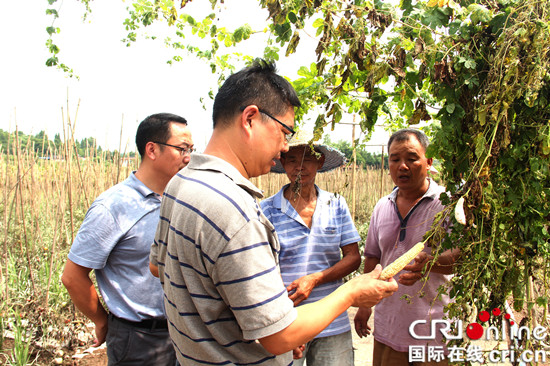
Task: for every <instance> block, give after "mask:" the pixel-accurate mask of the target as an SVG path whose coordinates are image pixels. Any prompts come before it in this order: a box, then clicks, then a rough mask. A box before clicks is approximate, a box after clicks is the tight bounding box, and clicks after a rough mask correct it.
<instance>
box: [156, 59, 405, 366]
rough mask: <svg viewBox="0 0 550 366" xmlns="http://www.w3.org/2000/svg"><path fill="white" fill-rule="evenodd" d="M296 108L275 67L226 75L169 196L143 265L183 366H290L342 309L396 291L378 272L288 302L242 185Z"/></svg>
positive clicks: (275, 245) (248, 189) (253, 195)
mask: <svg viewBox="0 0 550 366" xmlns="http://www.w3.org/2000/svg"><path fill="white" fill-rule="evenodd" d="M299 105H300V102H299V100H298V98H297V95H296V92H295V91H294V89H293V88H292V86H291V85H290V83H288V81H286V80H285V79H284V78H282V77H281V76H279V75H277V74H276V73H275V67H274V65H273V64H269V63H266V62H263V61H256V62H255V63H254V64H253V65H252V66H250V67H248V68H245V69H243V70H241V71H239V72H237V73H236V74H233V75H231V76H230V77H229V78H228V79H227V80H226V81H225V83H224V84H223V86H222V87H221V88H220V90H219V92H218V94H217V95H216V98H215V101H214V110H213V120H214V131H213V133H212V137H211V138H210V141H209V143H208V145H207V147H206V149H205V151H204V154H196V155H194V156H193V159H192V160H191V163H190V164H189V165H188V167H187V168H186V169H184V170H182V171H180V172H179V173H178V174H177V175H176V176H175V177H174V178H173V179H172V180H171V181H170V183H169V184H168V185H167V187H166V190H165V193H164V198H163V201H162V206H161V213H160V221H159V226H158V228H157V233H156V235H155V242H154V244H153V245H152V246H151V255H150V261H151V270H152V272H155V271H156V270H158V275H159V278H160V281H161V283H162V285H163V289H164V292H165V297H164V304H165V308H166V314H167V318H168V323H169V331H170V335H171V337H172V341H173V343H174V346H175V349H176V355H177V357H178V361H179V362H180V363H181V364H182V365H236V364H237V365H248V364H254V365H290V364H292V353H291V352H290V351H291V350H292V349H294V348H296V347H298V346H299V345H301V344H303V343H305V342H306V341H307V340H309V339H311V338H313V337H314V336H315V335H316V334H318V333H319V332H320V331H321V330H322V329H324V328H325V327H326V326H327V325H328V324H330V323H331V322H332V321H333V320H334V319H335V318H336V317H337V316H338V315H340V314H341V313H343V312H344V311H345V310H346V309H347V308H348V307H349V306H361V304H370V305H371V306H372V305H374V304H376V303H378V302H379V301H380V300H381V299H382V298H384V297H387V296H390V295H391V294H393V292H395V291H396V290H397V284H396V282H395V281H390V282H385V281H380V280H377V278H378V277H379V273H380V267H378V268H377V269H376V270H375V271H373V272H372V273H370V274H368V275H365V276H361V277H359V278H357V279H356V280H355V281H350V282H348V283H347V284H346V285H344V286H342V287H341V288H340V289H339V290H337V291H336V292H335V293H333V294H332V295H331V296H329V297H327V298H325V299H323V300H321V301H319V302H317V303H314V304H309V305H307V306H304V307H302V308H304V310H303V311H302V310H301V309H302V308H300V309H298V310H297V309H295V308H294V306H293V303H292V301H291V300H290V299H289V298H288V295H287V292H286V289H285V286H284V284H283V281H282V279H281V274H280V271H279V267H278V254H279V251H280V246H279V241H278V239H277V235H276V233H275V229H274V227H273V225H272V224H271V223H270V222H269V221H268V220H267V218H266V217H265V216H264V215H263V214H262V211H261V209H260V207H259V205H258V203H257V201H256V200H257V199H258V198H261V197H262V193H261V191H260V190H259V189H258V188H256V187H255V186H254V185H253V184H252V183H251V182H250V181H249V180H248V179H249V178H251V177H255V176H259V175H262V174H265V173H267V172H269V170H270V169H271V167H272V166H273V165H274V164H275V162H274V160H276V159H278V158H279V157H280V153H281V152H285V151H287V150H288V140H289V139H290V138H291V137H292V135H293V134H294V129H293V126H294V107H297V106H299ZM367 306H369V305H367Z"/></svg>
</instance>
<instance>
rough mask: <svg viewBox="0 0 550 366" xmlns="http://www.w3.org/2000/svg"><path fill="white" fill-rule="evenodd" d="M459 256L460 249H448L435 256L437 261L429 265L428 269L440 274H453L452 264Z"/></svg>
mask: <svg viewBox="0 0 550 366" xmlns="http://www.w3.org/2000/svg"><path fill="white" fill-rule="evenodd" d="M459 256H460V249H458V248H455V249H448V250H446V251H444V252H443V253H441V255H440V256H438V257H437V261H436V262H435V263H433V264H432V265H431V266H430V268H429V271H430V272H433V273H440V274H453V273H454V264H455V262H456V260H457V259H458V257H459Z"/></svg>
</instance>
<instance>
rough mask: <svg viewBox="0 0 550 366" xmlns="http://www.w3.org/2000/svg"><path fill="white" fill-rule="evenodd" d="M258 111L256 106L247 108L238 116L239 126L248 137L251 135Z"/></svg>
mask: <svg viewBox="0 0 550 366" xmlns="http://www.w3.org/2000/svg"><path fill="white" fill-rule="evenodd" d="M259 114H260V111H259V109H258V107H257V106H255V105H249V106H247V107H246V108H245V109H244V110H243V111H242V112H241V115H240V120H239V126H240V127H241V128H242V129H243V131H245V133H246V134H247V135H248V136H250V135H251V134H252V124H253V123H254V122H255V120H256V119H257V118H258V116H259Z"/></svg>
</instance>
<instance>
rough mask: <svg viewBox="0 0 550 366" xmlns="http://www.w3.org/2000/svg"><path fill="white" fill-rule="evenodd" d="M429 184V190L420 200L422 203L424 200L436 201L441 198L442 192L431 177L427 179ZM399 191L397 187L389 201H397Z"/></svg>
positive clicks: (390, 195)
mask: <svg viewBox="0 0 550 366" xmlns="http://www.w3.org/2000/svg"><path fill="white" fill-rule="evenodd" d="M426 179H427V180H428V182H429V186H428V190H427V191H426V192H425V193H424V195H423V196H422V197H421V198H420V200H419V201H418V202H420V201H422V200H423V199H424V198H429V199H432V200H433V199H436V198H439V194H440V193H441V191H440V190H439V189H438V187H437V183H436V182H434V181H433V179H431V178H430V177H427V178H426ZM398 191H399V187H395V189H394V190H393V191H392V192H391V193H390V194H389V196H388V199H390V200H391V201H393V202H395V201H396V199H397V192H398Z"/></svg>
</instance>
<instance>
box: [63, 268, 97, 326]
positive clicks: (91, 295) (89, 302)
mask: <svg viewBox="0 0 550 366" xmlns="http://www.w3.org/2000/svg"><path fill="white" fill-rule="evenodd" d="M90 271H91V270H90V269H89V268H85V267H82V266H79V265H77V264H75V263H73V262H72V261H70V260H69V261H67V264H66V265H65V269H64V271H63V275H62V277H61V281H62V282H63V285H64V286H65V288H66V289H67V291H68V292H69V296H71V299H72V301H73V303H74V305H75V306H76V307H77V308H78V310H80V311H81V312H82V313H83V314H84V315H86V316H87V317H88V318H90V320H92V321H93V322H94V323H95V324H105V323H106V322H107V311H105V308H104V307H103V305H102V304H101V302H100V301H99V295H98V293H97V291H96V289H95V287H94V284H93V282H92V280H91V279H90V277H89V273H90Z"/></svg>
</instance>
